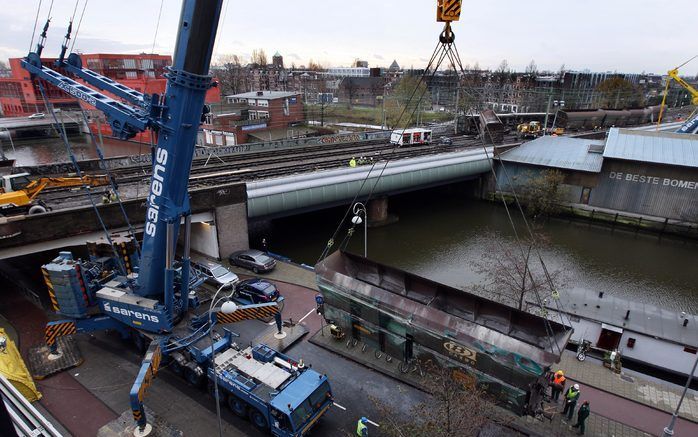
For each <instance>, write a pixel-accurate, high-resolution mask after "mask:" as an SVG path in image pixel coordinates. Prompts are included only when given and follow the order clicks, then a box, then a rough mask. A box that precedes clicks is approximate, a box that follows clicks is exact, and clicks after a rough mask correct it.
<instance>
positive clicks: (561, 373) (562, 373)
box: [555, 370, 565, 376]
mask: <svg viewBox="0 0 698 437" xmlns="http://www.w3.org/2000/svg"><path fill="white" fill-rule="evenodd" d="M555 374H556V375H560V376H562V375H564V374H565V373H564V372H563V371H562V370H558V371H557V372H555Z"/></svg>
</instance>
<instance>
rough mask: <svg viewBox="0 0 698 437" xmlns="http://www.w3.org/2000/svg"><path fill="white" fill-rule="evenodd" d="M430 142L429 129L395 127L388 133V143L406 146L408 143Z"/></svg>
mask: <svg viewBox="0 0 698 437" xmlns="http://www.w3.org/2000/svg"><path fill="white" fill-rule="evenodd" d="M430 142H431V129H422V128H418V127H415V128H412V129H397V130H394V131H393V132H392V133H391V134H390V143H391V144H399V145H400V146H406V145H409V144H429V143H430Z"/></svg>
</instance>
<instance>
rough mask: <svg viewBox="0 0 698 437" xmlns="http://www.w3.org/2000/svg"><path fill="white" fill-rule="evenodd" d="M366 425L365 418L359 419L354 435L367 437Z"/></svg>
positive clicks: (366, 420)
mask: <svg viewBox="0 0 698 437" xmlns="http://www.w3.org/2000/svg"><path fill="white" fill-rule="evenodd" d="M367 423H368V419H367V418H365V417H362V418H361V419H359V423H357V424H356V435H357V436H358V437H368V427H367V426H366V424H367Z"/></svg>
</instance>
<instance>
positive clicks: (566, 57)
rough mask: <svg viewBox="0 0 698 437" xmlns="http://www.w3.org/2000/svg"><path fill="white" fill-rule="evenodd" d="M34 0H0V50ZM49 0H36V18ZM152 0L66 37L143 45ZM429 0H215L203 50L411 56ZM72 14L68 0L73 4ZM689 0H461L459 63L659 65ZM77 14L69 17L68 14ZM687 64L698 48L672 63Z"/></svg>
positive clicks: (690, 10) (50, 47)
mask: <svg viewBox="0 0 698 437" xmlns="http://www.w3.org/2000/svg"><path fill="white" fill-rule="evenodd" d="M84 1H85V0H80V8H82V4H83V2H84ZM163 1H164V8H163V12H162V18H161V21H160V29H159V31H158V35H157V40H156V43H155V51H156V52H158V53H162V54H171V53H172V50H173V48H174V40H175V34H176V28H177V23H178V19H179V12H180V6H181V1H180V0H163ZM38 4H39V1H38V0H0V6H1V7H0V29H2V31H0V59H2V60H6V59H7V58H9V57H18V56H23V55H24V54H26V53H27V50H28V48H29V42H30V40H31V36H32V28H33V25H34V17H35V14H36V8H37V6H38ZM49 4H50V0H43V9H42V11H41V15H40V19H39V22H40V23H39V25H38V27H39V29H38V30H37V33H38V32H39V31H40V28H41V26H43V22H44V21H45V19H46V14H47V13H48V5H49ZM160 4H161V0H89V3H88V5H87V10H86V12H85V17H84V19H83V23H82V27H81V29H80V33H79V35H78V39H77V42H76V44H75V47H76V49H79V50H81V51H82V52H85V53H89V52H103V53H109V52H111V53H138V52H143V51H146V52H150V51H151V47H152V44H153V37H154V35H155V27H156V26H155V25H156V22H157V16H158V10H159V9H160ZM435 4H436V2H435V1H434V0H314V1H310V0H247V1H240V0H225V3H224V9H227V10H226V12H225V14H224V15H223V16H222V17H221V24H222V26H221V28H220V29H219V34H220V35H219V39H218V43H217V45H216V49H215V53H214V54H215V55H224V54H230V53H235V54H238V55H242V56H243V57H245V58H249V55H250V54H251V53H252V50H253V49H256V48H263V49H264V50H265V51H266V53H267V55H268V56H269V58H270V59H271V55H272V54H273V53H274V52H276V51H279V52H280V53H281V54H282V55H283V56H284V61H285V64H286V65H287V66H290V65H291V63H295V64H296V65H297V66H298V65H307V64H308V60H309V59H310V58H312V59H314V60H316V61H319V62H320V63H322V64H323V65H324V66H348V65H350V64H351V62H352V61H353V60H354V59H355V58H360V59H363V60H367V61H368V62H369V66H379V67H380V66H388V65H389V64H390V63H391V62H392V60H393V59H396V60H397V62H398V63H399V64H400V66H402V67H410V66H414V67H423V66H425V65H426V62H427V60H428V58H429V56H430V55H431V53H432V51H433V50H434V46H435V44H436V42H437V41H438V35H439V33H440V31H441V28H442V25H441V24H438V23H436V21H435ZM74 7H75V0H54V6H53V11H52V13H51V16H52V17H53V20H52V27H51V29H50V30H49V36H48V44H47V48H46V50H45V51H44V54H45V55H48V56H55V55H57V53H58V51H59V49H60V44H61V40H62V38H63V35H64V33H65V28H66V26H67V22H68V20H69V18H70V16H71V15H72V14H73V8H74ZM77 15H78V16H79V15H80V9H79V10H78V14H77ZM696 16H698V1H696V0H673V1H671V2H670V3H669V2H666V4H665V2H663V1H656V0H556V1H553V0H529V1H522V0H498V1H486V0H485V1H483V0H480V1H473V0H464V11H463V12H462V13H461V21H459V22H457V23H455V24H454V30H455V33H456V45H457V47H458V49H459V52H460V54H461V57H462V59H463V63H464V64H470V65H473V64H475V63H476V62H477V63H478V64H479V65H480V66H481V67H483V68H484V67H490V68H496V67H497V66H498V65H499V64H500V62H501V61H502V59H506V60H507V61H508V63H509V66H510V67H512V68H514V69H517V70H523V69H524V68H525V67H526V65H528V63H529V62H530V61H531V60H535V62H536V64H537V65H538V68H539V69H550V70H559V68H560V66H561V65H562V64H565V66H566V68H567V69H574V70H586V69H589V70H592V71H618V72H637V73H640V72H643V71H644V72H654V73H664V72H666V71H667V70H668V69H670V68H672V67H674V66H676V65H678V64H680V63H682V62H683V61H685V60H687V59H688V58H690V57H691V56H693V55H695V54H698V44H697V41H698V38H697V32H696V26H695V17H696ZM76 22H77V19H76ZM697 73H698V59H696V60H694V61H693V62H691V63H690V64H688V65H686V66H685V67H683V68H682V69H681V74H684V75H695V74H697Z"/></svg>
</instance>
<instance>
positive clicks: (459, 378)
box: [371, 361, 508, 437]
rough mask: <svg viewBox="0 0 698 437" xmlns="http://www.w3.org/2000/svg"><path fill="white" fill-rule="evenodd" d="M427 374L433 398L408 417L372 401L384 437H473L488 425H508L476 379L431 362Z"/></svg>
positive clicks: (429, 389) (415, 409)
mask: <svg viewBox="0 0 698 437" xmlns="http://www.w3.org/2000/svg"><path fill="white" fill-rule="evenodd" d="M426 370H427V373H426V375H425V388H426V389H427V390H428V391H429V392H430V393H431V398H430V399H429V400H427V401H426V402H422V403H419V404H417V405H415V406H414V407H413V408H412V409H411V411H410V414H409V415H408V416H407V417H405V416H404V415H401V414H398V413H397V412H396V409H395V408H394V407H393V406H391V405H387V404H384V403H383V402H381V401H379V400H377V399H375V398H371V401H372V402H373V403H374V404H375V405H376V408H377V409H378V411H379V413H380V415H381V417H382V418H383V419H382V420H383V423H382V424H381V425H382V426H381V432H382V434H383V435H386V436H389V437H407V436H430V437H469V436H473V437H474V436H477V435H478V434H479V432H480V430H481V429H482V428H483V427H484V426H485V425H487V424H488V423H489V422H498V423H506V422H508V418H507V416H505V414H504V413H503V412H501V411H500V410H499V409H497V408H496V407H495V406H494V405H493V404H492V403H490V402H489V401H488V399H487V395H486V394H485V393H484V392H482V391H481V390H479V389H478V388H477V386H476V383H475V379H474V378H472V377H471V376H469V375H467V374H466V373H465V372H464V371H463V370H461V369H459V368H452V367H449V366H440V365H438V364H434V363H433V362H432V361H429V363H427V369H426Z"/></svg>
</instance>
